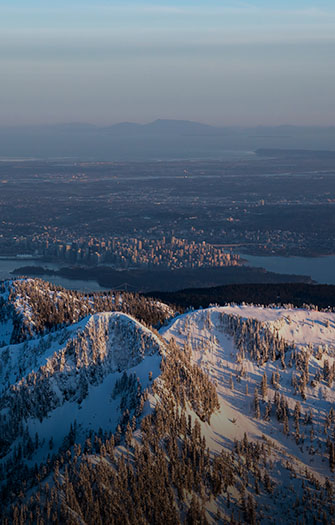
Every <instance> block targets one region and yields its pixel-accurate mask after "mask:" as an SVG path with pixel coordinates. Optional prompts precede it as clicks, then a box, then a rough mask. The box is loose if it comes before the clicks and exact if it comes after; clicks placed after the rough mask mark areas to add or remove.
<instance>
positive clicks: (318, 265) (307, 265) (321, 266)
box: [0, 254, 335, 292]
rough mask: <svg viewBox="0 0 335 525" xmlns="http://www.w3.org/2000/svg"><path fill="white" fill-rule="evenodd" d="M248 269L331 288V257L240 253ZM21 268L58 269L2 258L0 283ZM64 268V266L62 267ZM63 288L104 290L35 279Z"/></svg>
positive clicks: (92, 284)
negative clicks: (309, 280) (301, 278)
mask: <svg viewBox="0 0 335 525" xmlns="http://www.w3.org/2000/svg"><path fill="white" fill-rule="evenodd" d="M240 255H241V257H243V259H245V260H246V261H247V263H246V264H248V265H249V266H252V267H259V268H265V269H266V270H268V271H269V272H275V273H282V274H296V275H308V276H310V277H311V278H312V279H313V280H314V281H316V282H317V283H324V284H334V285H335V255H329V256H325V257H276V256H274V257H271V256H270V257H261V256H255V255H246V254H240ZM22 266H43V267H45V268H48V269H51V270H58V269H59V268H60V267H61V266H60V265H58V264H56V263H46V262H43V261H40V260H36V259H27V260H24V259H5V258H3V259H2V258H0V281H1V280H4V279H13V278H15V276H13V275H11V273H10V272H12V271H13V270H14V269H15V268H20V267H22ZM62 266H64V264H63V265H62ZM39 277H40V278H41V279H44V280H45V281H49V282H51V283H53V284H56V285H58V286H63V287H64V288H67V289H72V290H82V291H85V292H93V291H102V290H106V289H107V288H104V287H102V286H100V285H99V284H98V283H97V282H96V281H94V280H88V281H84V280H76V279H67V278H65V277H60V276H55V275H41V276H39Z"/></svg>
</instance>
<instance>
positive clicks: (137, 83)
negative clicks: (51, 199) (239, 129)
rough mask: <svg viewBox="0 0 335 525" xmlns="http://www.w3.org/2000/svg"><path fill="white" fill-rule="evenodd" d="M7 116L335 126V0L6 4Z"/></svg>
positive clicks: (2, 116) (0, 40)
mask: <svg viewBox="0 0 335 525" xmlns="http://www.w3.org/2000/svg"><path fill="white" fill-rule="evenodd" d="M0 68H1V69H0V71H1V91H0V122H1V123H3V124H28V123H51V122H73V121H76V122H78V121H79V122H92V123H96V124H108V123H114V122H118V121H124V120H131V121H137V122H147V121H150V120H153V119H155V118H183V119H191V120H200V121H203V122H208V123H212V124H220V125H257V124H284V123H290V124H319V125H332V124H334V125H335V104H334V88H335V2H334V1H332V2H330V1H320V2H317V1H311V0H291V1H290V2H288V1H286V0H281V1H280V2H279V1H271V0H268V1H261V0H259V1H257V0H255V1H253V0H246V1H238V0H235V1H225V0H206V1H196V0H192V1H186V0H180V1H179V2H174V1H169V2H164V1H161V0H160V1H155V2H141V1H132V2H131V1H130V2H129V1H123V2H115V1H113V0H109V1H107V0H98V1H93V0H92V1H87V0H86V1H85V0H80V1H79V0H68V1H66V2H65V1H63V0H59V1H57V2H54V1H53V2H51V1H48V0H43V1H42V0H41V1H36V0H35V1H30V0H25V1H18V0H12V1H10V2H9V1H3V0H0Z"/></svg>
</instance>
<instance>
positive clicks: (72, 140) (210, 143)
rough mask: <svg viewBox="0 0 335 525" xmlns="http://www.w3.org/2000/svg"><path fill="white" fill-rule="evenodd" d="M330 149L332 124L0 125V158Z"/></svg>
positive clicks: (161, 156) (206, 155) (170, 155)
mask: <svg viewBox="0 0 335 525" xmlns="http://www.w3.org/2000/svg"><path fill="white" fill-rule="evenodd" d="M263 148H272V149H277V148H280V149H284V150H285V149H301V150H334V149H335V127H328V128H321V127H302V126H278V127H269V126H257V127H252V128H246V127H228V126H222V127H216V126H210V125H208V124H202V123H199V122H193V121H188V120H169V119H158V120H155V121H153V122H150V123H148V124H138V123H134V122H121V123H118V124H113V125H110V126H100V127H99V126H95V125H92V124H89V123H67V124H66V123H65V124H54V125H40V126H37V125H35V126H0V157H19V158H20V157H30V158H54V157H56V158H59V157H71V158H74V159H84V160H85V159H91V160H111V161H118V160H157V159H164V160H170V159H182V158H187V159H198V158H204V159H208V158H213V159H221V158H222V159H227V158H236V155H237V156H241V155H242V156H244V155H245V154H246V153H247V152H249V153H250V152H253V151H255V150H257V149H263Z"/></svg>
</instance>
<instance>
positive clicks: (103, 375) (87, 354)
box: [0, 312, 163, 461]
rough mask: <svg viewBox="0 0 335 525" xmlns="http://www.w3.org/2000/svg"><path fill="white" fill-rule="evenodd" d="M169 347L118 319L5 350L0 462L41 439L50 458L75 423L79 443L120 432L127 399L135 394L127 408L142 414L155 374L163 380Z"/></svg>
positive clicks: (92, 321)
mask: <svg viewBox="0 0 335 525" xmlns="http://www.w3.org/2000/svg"><path fill="white" fill-rule="evenodd" d="M162 347H163V344H162V342H161V341H160V340H159V339H158V337H157V336H156V335H155V334H153V333H152V332H151V331H150V330H149V329H148V328H146V327H144V326H143V325H142V324H140V323H139V322H137V321H136V320H135V319H133V318H132V317H130V316H128V315H126V314H123V313H116V312H112V313H102V314H95V315H92V316H91V317H88V318H86V319H84V320H82V321H81V322H80V323H78V324H76V325H72V326H71V327H68V328H64V329H63V330H61V331H60V332H59V333H58V332H57V333H55V334H49V335H48V336H45V337H43V338H40V339H34V340H31V341H26V342H25V343H21V344H17V345H11V346H10V347H8V348H6V349H1V350H0V362H1V363H3V365H2V370H1V378H2V382H1V383H2V388H3V390H2V396H1V398H0V403H1V404H0V407H1V412H0V414H1V417H2V425H1V444H2V451H1V454H0V456H1V455H6V456H7V455H8V454H11V452H12V451H13V446H12V445H13V444H14V443H15V445H16V446H17V445H18V444H19V443H20V439H21V437H20V436H21V435H22V433H24V432H29V433H30V435H32V436H33V435H35V433H36V432H38V434H39V436H40V437H39V439H40V441H41V442H42V443H43V446H42V448H43V447H44V448H45V451H46V450H47V441H49V440H50V438H52V440H53V443H54V445H55V447H56V445H57V446H59V445H60V444H61V443H62V440H63V439H64V437H65V435H66V434H67V433H68V432H69V429H70V426H71V425H72V426H73V425H74V422H75V423H76V426H77V436H76V438H77V439H78V437H79V434H80V431H81V434H82V435H85V431H86V430H87V429H89V428H95V429H97V428H99V427H100V426H101V427H102V428H103V429H104V430H105V431H106V430H108V431H114V430H115V428H116V426H117V424H118V422H119V419H120V416H121V415H122V409H120V395H119V394H120V392H121V393H122V392H123V391H126V392H128V394H129V404H130V406H127V403H125V402H123V404H125V408H128V410H129V408H130V410H129V412H130V413H134V412H135V411H136V407H137V405H138V404H139V403H140V402H141V393H142V391H143V389H144V388H146V386H147V384H148V383H149V379H148V373H149V371H150V372H152V377H153V378H155V377H156V376H157V375H158V374H159V364H160V360H161V357H160V351H161V349H162ZM123 371H126V372H125V374H126V376H124V375H122V372H123ZM133 374H135V375H133ZM122 377H123V383H121V385H119V386H117V387H115V385H116V383H117V381H119V382H120V378H122ZM127 378H128V379H127ZM129 378H131V379H129ZM137 378H139V379H137ZM128 394H127V395H128ZM142 403H143V401H142ZM40 448H41V447H40ZM42 457H43V454H42V455H41V450H40V451H39V459H42ZM34 460H35V461H36V457H34Z"/></svg>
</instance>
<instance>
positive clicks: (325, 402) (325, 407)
mask: <svg viewBox="0 0 335 525" xmlns="http://www.w3.org/2000/svg"><path fill="white" fill-rule="evenodd" d="M227 316H233V317H237V318H241V319H242V320H245V321H247V320H249V321H250V319H257V320H258V321H260V322H261V326H262V327H263V328H265V329H268V330H270V331H271V332H272V333H274V334H276V333H277V334H278V336H279V339H281V338H285V339H286V341H287V342H289V343H291V345H288V347H287V348H288V351H287V354H286V355H285V369H284V368H283V366H282V363H281V360H280V359H279V358H277V359H276V360H274V361H273V360H272V359H271V358H269V359H268V360H267V361H266V362H265V363H262V364H260V363H257V362H256V361H255V360H254V359H252V358H251V357H250V355H248V352H245V356H244V358H243V357H241V354H240V352H239V351H238V349H237V346H236V341H235V343H234V337H233V336H232V335H231V334H229V330H227ZM161 334H162V335H163V336H164V338H165V339H166V340H167V341H169V340H171V339H174V340H175V341H176V342H177V343H178V344H180V345H182V346H185V345H186V346H188V347H191V349H192V358H193V361H194V362H195V363H197V364H198V365H199V366H200V367H201V368H202V369H203V370H204V371H205V372H206V373H208V375H209V376H210V378H211V380H212V381H213V382H214V383H215V385H216V386H217V392H218V394H219V397H220V405H221V409H220V412H219V413H218V414H216V415H213V417H212V419H211V425H210V426H209V425H203V431H204V433H205V435H206V438H207V443H208V444H209V446H210V448H211V450H212V451H213V452H216V453H217V452H220V450H221V449H222V447H227V448H228V449H232V448H233V445H234V439H235V438H237V439H241V438H243V435H244V433H245V432H246V433H247V435H248V438H249V439H261V438H262V436H265V437H267V438H269V439H271V440H272V441H273V442H274V443H275V444H276V446H277V447H278V450H280V455H281V456H282V458H286V459H287V458H288V457H289V460H290V462H293V463H295V462H296V463H297V465H298V466H299V468H301V469H303V468H304V466H305V465H307V466H308V468H310V469H311V470H312V471H313V473H314V474H315V475H316V476H319V477H320V479H321V480H323V481H324V480H325V477H328V478H329V479H331V480H333V481H334V474H333V473H332V472H331V470H330V468H329V462H328V449H327V438H328V436H332V434H333V431H334V429H335V426H334V418H333V419H331V418H329V413H330V411H331V409H332V408H333V407H334V402H335V392H334V384H333V382H332V384H331V385H329V384H328V382H327V381H326V380H325V379H324V368H325V362H326V361H327V362H328V365H329V367H330V368H331V367H332V366H333V364H334V359H335V314H334V313H328V312H318V311H312V310H308V311H307V310H302V309H284V308H274V309H271V308H261V307H254V306H227V307H213V308H209V309H206V310H198V311H194V312H190V313H187V314H184V315H182V316H180V317H178V318H177V319H176V320H174V321H173V322H172V323H171V324H170V326H169V327H167V328H163V329H162V330H161ZM295 347H296V348H295ZM306 354H308V355H309V359H308V368H309V378H308V381H307V385H306V388H305V399H303V397H302V396H301V395H300V392H299V391H297V389H296V388H294V387H293V386H292V380H293V382H294V377H296V378H298V379H299V376H300V374H301V370H300V368H299V363H300V361H301V359H302V357H301V355H306ZM292 356H293V357H292ZM297 356H299V357H297ZM326 366H327V365H326ZM264 374H265V375H266V377H267V393H266V395H265V396H264V399H263V398H262V395H261V382H262V378H263V375H264ZM273 374H279V375H278V377H277V376H275V378H276V380H275V384H271V379H272V376H273ZM318 374H319V375H320V378H319V379H317V380H316V381H314V383H313V380H314V379H315V376H317V377H318ZM277 379H278V380H277ZM255 388H257V389H258V392H259V406H260V415H259V417H258V418H257V417H256V416H255V395H254V391H255ZM282 394H283V395H284V399H285V402H287V404H288V425H289V431H288V433H286V434H285V433H284V431H283V421H282V420H278V418H277V416H276V410H277V408H276V406H275V404H274V398H275V395H279V396H281V395H282ZM297 401H298V402H299V403H300V405H301V416H300V419H299V424H300V437H299V439H296V430H295V424H294V416H293V412H294V408H295V405H296V403H297ZM268 402H270V404H271V412H270V415H269V417H265V412H266V405H267V403H268ZM310 413H311V414H312V420H313V424H310V422H307V423H306V424H304V422H305V419H306V418H307V416H306V418H305V415H307V414H310ZM307 419H308V418H307ZM328 420H329V421H330V422H328ZM326 426H327V429H326V430H325V427H326Z"/></svg>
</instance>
